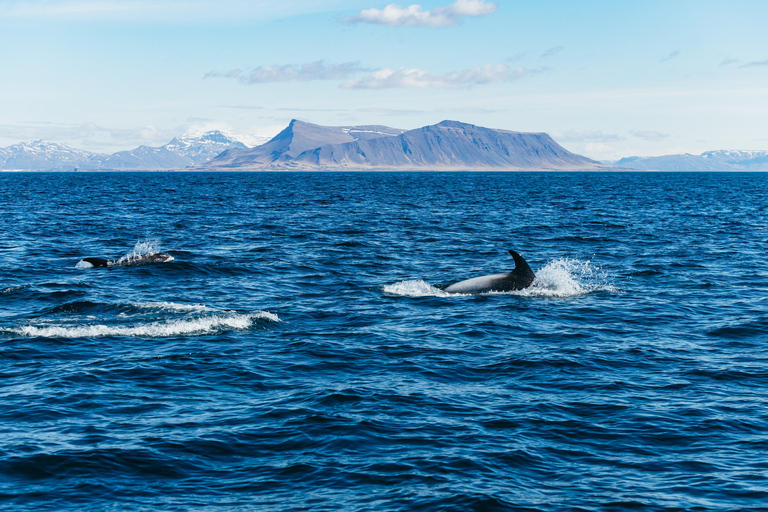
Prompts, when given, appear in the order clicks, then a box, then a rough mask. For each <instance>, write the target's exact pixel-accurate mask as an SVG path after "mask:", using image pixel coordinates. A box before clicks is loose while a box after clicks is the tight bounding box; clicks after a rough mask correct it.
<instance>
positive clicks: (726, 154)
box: [616, 150, 768, 171]
mask: <svg viewBox="0 0 768 512" xmlns="http://www.w3.org/2000/svg"><path fill="white" fill-rule="evenodd" d="M616 165H617V166H618V167H625V168H627V169H643V170H654V171H758V170H768V151H731V150H720V151H706V152H704V153H702V154H700V155H691V154H688V153H685V154H682V155H665V156H651V157H640V156H630V157H627V158H622V159H621V160H619V161H618V162H616Z"/></svg>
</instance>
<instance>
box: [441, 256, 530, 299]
mask: <svg viewBox="0 0 768 512" xmlns="http://www.w3.org/2000/svg"><path fill="white" fill-rule="evenodd" d="M509 254H510V255H511V256H512V258H513V259H514V260H515V269H514V270H513V271H512V272H507V273H504V274H493V275H490V276H480V277H473V278H472V279H466V280H464V281H459V282H458V283H454V284H452V285H450V286H449V287H448V288H446V289H445V291H446V292H447V293H487V292H511V291H515V290H522V289H524V288H528V287H529V286H531V284H532V283H533V280H534V279H535V278H536V274H534V273H533V270H531V267H529V266H528V263H527V262H526V261H525V259H523V257H522V256H520V254H518V253H516V252H515V251H513V250H511V249H510V250H509Z"/></svg>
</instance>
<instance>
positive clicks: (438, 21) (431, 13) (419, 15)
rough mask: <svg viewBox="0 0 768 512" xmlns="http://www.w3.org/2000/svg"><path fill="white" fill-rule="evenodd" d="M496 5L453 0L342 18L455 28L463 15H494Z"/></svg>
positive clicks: (480, 0)
mask: <svg viewBox="0 0 768 512" xmlns="http://www.w3.org/2000/svg"><path fill="white" fill-rule="evenodd" d="M497 8H498V5H497V4H496V3H495V2H487V1H485V0H456V1H455V2H454V3H452V4H450V5H448V6H445V7H435V8H434V9H431V10H427V11H425V10H424V9H423V8H422V7H421V5H419V4H413V5H411V6H409V7H401V6H399V5H397V4H389V5H387V6H386V7H384V9H376V8H375V7H374V8H371V9H363V10H362V11H360V14H358V15H357V16H350V17H348V18H344V20H343V21H344V22H345V23H373V24H376V25H392V26H411V27H416V26H418V27H447V26H449V25H455V24H456V22H457V21H459V19H460V18H462V17H465V16H485V15H488V14H493V13H494V12H496V9H497Z"/></svg>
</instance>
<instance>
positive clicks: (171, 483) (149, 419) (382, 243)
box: [0, 173, 768, 511]
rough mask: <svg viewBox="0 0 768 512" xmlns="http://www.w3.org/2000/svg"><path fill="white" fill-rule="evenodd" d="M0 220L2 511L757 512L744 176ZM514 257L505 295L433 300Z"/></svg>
mask: <svg viewBox="0 0 768 512" xmlns="http://www.w3.org/2000/svg"><path fill="white" fill-rule="evenodd" d="M0 212H1V213H0V215H1V217H0V235H2V236H1V237H0V507H5V508H7V509H9V510H29V511H37V510H44V509H61V510H198V509H202V510H266V511H273V510H274V511H277V510H328V511H330V510H333V511H337V510H343V511H365V510H377V511H378V510H381V511H390V510H404V511H410V510H428V511H433V510H457V511H459V510H462V511H463V510H489V511H490V510H528V511H539V510H540V511H548V510H581V511H600V510H670V511H671V510H696V511H708V510H758V509H761V508H762V509H763V510H768V508H766V504H768V435H767V434H766V433H767V432H768V407H767V406H768V351H767V350H766V345H768V299H767V298H766V297H768V263H766V257H767V256H768V175H767V174H655V173H654V174H643V173H631V174H608V173H606V174H582V173H578V174H550V173H533V174H529V173H518V174H516V173H489V174H482V173H459V174H428V173H423V174H419V173H391V174H390V173H381V174H375V173H373V174H369V173H364V174H258V173H257V174H239V173H238V174H229V173H228V174H204V173H203V174H186V173H183V174H171V173H136V174H134V173H114V174H111V173H104V174H0ZM137 242H138V243H137ZM510 248H512V249H516V250H518V251H520V252H521V253H522V254H523V256H525V258H526V259H527V260H528V262H529V264H530V265H531V267H532V268H533V269H534V271H536V272H537V280H536V282H535V283H534V285H533V286H532V287H531V288H530V289H527V290H524V291H521V292H513V293H508V294H486V295H474V296H472V295H469V296H455V295H448V294H446V293H445V292H443V291H442V289H443V288H445V286H446V285H448V284H450V283H452V282H455V281H457V280H459V279H465V278H469V277H473V276H478V275H483V274H491V273H497V272H502V271H507V270H510V269H511V267H512V266H513V263H512V260H511V258H510V257H509V256H508V255H507V253H506V250H507V249H510ZM152 249H157V250H162V251H165V252H168V253H169V254H171V255H172V256H173V257H174V258H175V261H173V262H171V263H165V264H157V265H147V266H141V267H112V268H107V269H97V268H90V269H88V268H78V266H77V265H78V262H79V261H80V260H81V258H83V257H86V256H99V257H109V258H118V257H120V256H122V255H125V254H127V253H129V252H132V251H134V250H135V251H138V252H141V251H146V250H152ZM80 266H81V267H82V266H83V265H80Z"/></svg>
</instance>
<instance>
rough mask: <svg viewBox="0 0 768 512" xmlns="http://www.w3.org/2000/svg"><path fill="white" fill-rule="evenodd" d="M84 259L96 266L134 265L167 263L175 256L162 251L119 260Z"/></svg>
mask: <svg viewBox="0 0 768 512" xmlns="http://www.w3.org/2000/svg"><path fill="white" fill-rule="evenodd" d="M83 261H85V262H87V263H90V264H91V265H93V266H94V267H115V266H120V267H132V266H135V265H146V264H148V263H167V262H169V261H173V256H171V255H170V254H163V253H161V252H153V253H150V254H141V255H139V256H124V257H122V258H120V259H119V260H108V259H105V258H83Z"/></svg>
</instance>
